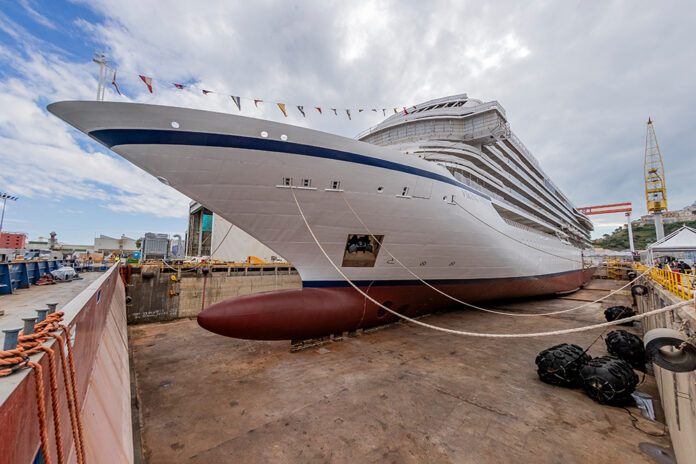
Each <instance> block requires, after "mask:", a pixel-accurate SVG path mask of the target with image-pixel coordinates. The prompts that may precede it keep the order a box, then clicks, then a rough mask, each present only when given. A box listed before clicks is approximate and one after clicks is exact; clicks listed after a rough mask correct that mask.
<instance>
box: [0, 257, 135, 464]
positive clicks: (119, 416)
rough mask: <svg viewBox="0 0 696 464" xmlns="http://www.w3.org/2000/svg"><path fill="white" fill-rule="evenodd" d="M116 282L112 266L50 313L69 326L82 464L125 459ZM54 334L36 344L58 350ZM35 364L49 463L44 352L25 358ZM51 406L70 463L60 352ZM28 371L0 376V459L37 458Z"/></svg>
mask: <svg viewBox="0 0 696 464" xmlns="http://www.w3.org/2000/svg"><path fill="white" fill-rule="evenodd" d="M124 306H125V295H124V287H123V284H122V282H121V280H120V278H119V273H118V267H117V266H112V267H111V268H110V269H108V270H107V271H106V272H105V273H104V275H102V276H100V277H99V278H98V279H97V280H95V281H94V282H93V283H92V284H91V285H90V286H89V287H87V288H86V289H85V290H84V291H82V292H81V293H80V294H78V295H77V296H76V297H75V298H74V299H73V300H72V301H70V302H69V303H68V304H66V305H65V306H63V307H59V308H58V311H62V312H64V313H65V314H64V316H63V324H65V325H68V326H69V327H70V332H71V335H72V336H71V338H72V340H73V341H72V343H73V353H74V359H75V375H76V378H75V381H76V384H77V392H78V406H79V409H80V411H81V417H82V421H83V428H84V444H85V451H86V454H87V459H88V462H100V463H111V462H113V463H117V462H118V463H121V462H131V461H132V458H133V442H132V435H131V416H130V385H129V381H128V378H129V377H128V346H127V338H126V324H125V308H124ZM56 343H57V342H56V341H55V340H54V339H49V340H48V341H47V342H46V343H45V344H44V346H46V347H48V348H51V349H52V350H54V352H56V354H57V353H58V347H57V345H56ZM31 359H32V361H34V362H37V363H39V364H40V365H41V366H42V368H43V387H44V391H45V405H44V406H45V408H46V416H47V426H48V437H49V450H50V454H51V461H52V462H56V446H55V438H54V437H55V430H54V428H53V414H52V408H51V396H50V393H49V392H50V381H49V366H48V357H47V355H46V354H45V353H41V354H37V355H33V356H32V357H31ZM56 364H57V366H56V367H57V370H58V372H57V374H58V375H57V382H58V383H57V385H58V403H59V414H60V420H61V434H62V436H63V449H64V450H65V456H66V461H67V462H75V459H76V457H75V447H74V441H73V434H72V430H71V426H70V419H69V418H70V415H69V411H68V406H67V401H66V394H65V390H64V387H63V386H64V381H63V375H62V366H61V364H60V356H56ZM36 378H37V377H36V374H35V371H33V370H32V369H22V370H20V371H19V372H16V373H14V374H12V375H10V376H7V377H3V378H0V450H2V451H1V452H0V464H2V463H31V462H43V461H37V460H35V459H36V458H37V455H38V454H39V453H40V446H39V424H38V420H37V412H36V399H35V398H36V397H35V392H36V384H35V382H36Z"/></svg>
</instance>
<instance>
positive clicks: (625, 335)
mask: <svg viewBox="0 0 696 464" xmlns="http://www.w3.org/2000/svg"><path fill="white" fill-rule="evenodd" d="M604 342H605V343H606V345H607V351H609V353H610V354H612V355H614V356H616V357H618V358H621V359H623V360H624V361H626V362H627V363H629V364H630V365H631V367H633V368H634V369H638V370H640V371H644V370H645V347H644V346H643V340H641V339H640V337H638V336H636V335H633V334H632V333H629V332H626V331H625V330H614V331H611V332H609V333H608V334H607V338H605V339H604Z"/></svg>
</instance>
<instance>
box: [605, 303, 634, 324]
mask: <svg viewBox="0 0 696 464" xmlns="http://www.w3.org/2000/svg"><path fill="white" fill-rule="evenodd" d="M635 315H636V313H635V311H633V310H632V309H631V308H629V307H628V306H612V307H610V308H607V309H605V310H604V317H605V318H606V319H607V321H609V322H612V321H616V320H618V319H625V318H627V317H631V316H635ZM619 325H633V322H632V321H630V322H624V323H623V324H619Z"/></svg>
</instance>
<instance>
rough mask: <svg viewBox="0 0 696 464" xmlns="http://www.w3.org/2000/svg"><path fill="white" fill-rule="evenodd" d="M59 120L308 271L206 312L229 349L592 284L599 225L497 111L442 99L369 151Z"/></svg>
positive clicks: (228, 122)
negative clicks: (593, 236) (283, 285)
mask: <svg viewBox="0 0 696 464" xmlns="http://www.w3.org/2000/svg"><path fill="white" fill-rule="evenodd" d="M49 111H51V112H52V113H54V114H55V115H57V116H58V117H60V118H62V119H64V120H65V121H67V122H69V123H70V124H72V125H73V126H75V127H76V128H78V129H79V130H81V131H82V132H84V133H86V134H88V135H89V136H90V137H92V138H94V139H95V140H97V141H99V142H100V143H102V144H104V145H105V146H107V147H108V148H110V149H111V150H113V151H114V152H116V153H118V154H119V155H120V156H122V157H123V158H125V159H127V160H129V161H130V162H132V163H133V164H135V165H137V166H139V167H140V168H142V169H144V170H145V171H147V172H149V173H151V174H152V175H153V176H155V177H157V178H158V179H159V180H160V181H161V182H163V183H165V184H167V185H169V186H171V187H173V188H175V189H177V190H179V191H180V192H182V193H183V194H185V195H187V196H188V197H190V198H192V199H193V200H195V201H198V202H200V203H201V204H203V205H205V206H206V207H207V208H208V209H210V210H211V211H213V212H215V213H217V214H219V215H220V216H222V217H223V218H225V219H227V220H228V221H230V222H231V223H233V224H235V225H236V226H238V227H239V228H240V229H242V230H244V231H245V232H247V233H248V234H250V235H252V236H253V237H255V238H256V239H258V240H259V241H260V242H262V243H263V244H265V245H266V246H268V247H269V248H271V249H273V250H275V251H276V252H277V253H278V254H280V255H281V256H283V257H285V258H286V259H288V260H289V261H290V262H291V263H292V264H293V266H294V267H295V268H296V269H297V270H298V272H299V274H300V276H301V278H302V282H303V288H302V289H299V290H283V291H274V292H266V293H259V294H252V295H246V296H240V297H237V298H232V299H230V300H226V301H224V302H222V303H217V304H215V305H213V306H211V307H209V308H207V309H205V310H204V311H203V312H201V314H200V315H199V323H200V324H201V325H202V326H203V327H205V328H207V329H209V330H211V331H214V332H217V333H220V334H223V335H228V336H233V337H238V338H251V339H303V338H309V337H314V336H320V335H326V334H330V333H337V332H343V331H346V330H355V329H358V328H362V327H370V326H374V325H379V324H384V323H387V322H390V321H393V320H394V316H393V315H391V314H390V313H388V312H386V311H384V309H383V308H381V307H379V306H378V305H375V304H374V303H372V302H370V301H369V300H368V299H367V298H366V297H365V294H367V295H369V296H370V298H374V299H375V300H376V301H378V302H380V304H381V305H383V306H385V307H388V308H392V309H393V310H394V311H396V312H398V313H401V314H404V315H406V316H411V317H412V316H417V315H420V314H425V313H428V312H430V311H433V310H436V309H439V308H445V307H456V306H460V305H459V304H458V303H457V302H456V301H455V300H460V301H466V302H479V301H486V300H496V299H503V298H517V297H527V296H533V295H542V294H552V293H558V292H568V291H572V290H574V289H577V288H579V287H580V286H582V285H583V284H584V283H585V282H587V280H588V279H589V278H590V277H591V274H592V270H591V269H587V268H586V266H585V265H584V259H583V249H584V248H586V247H588V246H589V235H588V234H589V230H591V223H590V222H589V221H588V220H587V219H586V218H585V217H584V216H582V215H580V214H579V213H578V212H576V211H575V210H574V208H573V206H572V205H571V204H570V202H569V201H568V200H567V199H566V197H565V196H564V195H563V194H562V193H561V192H560V191H559V190H558V189H557V188H556V187H555V186H554V185H553V183H552V182H551V181H550V180H549V178H548V176H547V175H545V174H544V172H543V171H542V170H541V168H540V167H539V165H538V163H537V162H536V160H535V159H534V158H533V157H532V155H531V154H530V153H529V152H528V150H526V149H525V148H524V146H523V145H522V143H521V142H519V140H518V139H517V138H516V137H515V136H514V135H513V134H512V132H511V131H510V129H509V126H508V124H507V120H506V118H505V111H504V110H503V108H502V107H501V106H500V105H499V104H498V103H497V102H489V103H482V102H479V101H477V100H472V99H468V98H467V97H466V96H465V95H457V96H453V97H447V98H443V99H438V100H432V101H430V102H427V103H424V104H421V105H417V106H416V107H415V109H414V110H413V111H409V112H408V114H406V113H405V112H404V113H403V114H399V115H394V116H392V117H390V118H388V119H386V120H385V121H384V122H383V123H381V124H379V125H377V126H376V127H374V128H373V129H371V130H370V131H369V132H367V133H365V134H363V135H362V136H361V137H360V139H361V140H354V139H349V138H345V137H340V136H336V135H332V134H327V133H323V132H319V131H314V130H310V129H305V128H301V127H296V126H292V125H288V124H280V123H275V122H270V121H264V120H259V119H253V118H247V117H242V116H233V115H229V114H221V113H213V112H207V111H198V110H192V109H185V108H173V107H166V106H156V105H144V104H133V103H114V102H61V103H55V104H52V105H50V106H49ZM303 216H304V217H303ZM305 220H306V221H307V222H306V223H305V222H304V221H305ZM310 228H311V230H312V232H310ZM320 246H321V248H320ZM321 249H323V250H324V251H325V252H326V255H324V254H323V252H322V251H321ZM327 257H328V258H327ZM337 269H340V272H338V271H337ZM348 281H350V282H351V283H353V284H354V285H356V286H357V287H358V289H359V291H358V290H356V289H355V288H353V287H352V286H351V284H350V283H349V282H348ZM433 287H435V288H437V289H438V290H439V292H438V291H435V290H434V289H433Z"/></svg>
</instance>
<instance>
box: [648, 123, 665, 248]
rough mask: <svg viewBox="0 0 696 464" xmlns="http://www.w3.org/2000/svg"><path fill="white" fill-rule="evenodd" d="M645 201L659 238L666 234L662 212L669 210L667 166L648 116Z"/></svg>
mask: <svg viewBox="0 0 696 464" xmlns="http://www.w3.org/2000/svg"><path fill="white" fill-rule="evenodd" d="M644 174H645V201H646V202H647V204H648V213H652V214H653V216H654V218H655V234H656V237H657V240H660V239H661V238H662V237H664V236H665V229H664V227H663V225H662V213H663V212H665V211H667V184H666V182H665V166H664V165H663V164H662V155H660V146H659V145H658V144H657V136H656V135H655V128H654V127H653V123H652V120H651V119H650V118H648V129H647V133H646V134H645V173H644Z"/></svg>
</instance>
